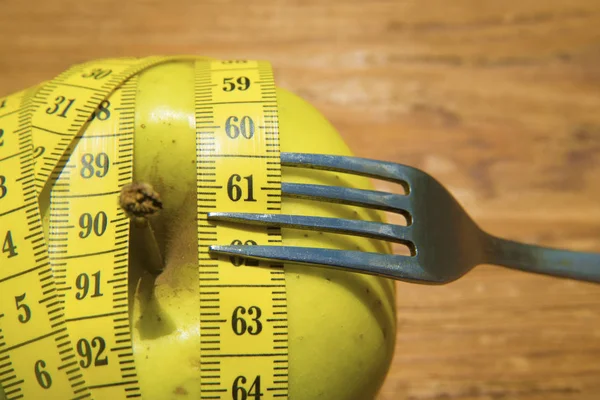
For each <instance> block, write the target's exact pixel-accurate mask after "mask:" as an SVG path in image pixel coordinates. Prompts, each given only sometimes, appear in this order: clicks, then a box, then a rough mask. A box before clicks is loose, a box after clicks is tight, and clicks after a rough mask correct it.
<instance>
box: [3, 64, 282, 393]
mask: <svg viewBox="0 0 600 400" xmlns="http://www.w3.org/2000/svg"><path fill="white" fill-rule="evenodd" d="M174 60H187V61H188V62H189V61H190V60H193V58H190V57H183V58H166V57H151V58H144V59H114V60H112V59H111V60H101V61H97V62H90V63H86V64H82V65H78V66H75V67H73V68H71V69H69V70H68V71H66V72H65V73H63V74H61V75H59V76H58V77H57V78H55V79H53V80H51V81H50V82H47V83H45V84H44V85H42V86H41V87H40V88H39V89H37V90H31V91H25V92H21V93H18V94H15V95H12V96H9V97H7V98H5V99H0V244H1V245H2V246H1V252H0V383H1V384H2V386H3V388H4V392H5V395H6V397H7V398H8V399H18V398H25V399H38V398H56V399H63V398H64V399H84V398H94V399H104V398H111V399H121V398H122V399H125V398H135V397H144V393H143V388H140V387H139V384H138V380H137V373H136V368H135V362H134V355H133V349H132V342H131V334H130V326H129V315H130V314H129V311H130V310H129V298H128V278H127V271H128V256H129V253H128V249H129V221H128V219H127V217H126V215H125V214H124V212H123V210H122V209H120V207H119V205H118V201H117V199H118V196H119V193H120V191H121V188H122V187H123V186H124V185H126V184H127V183H129V182H131V180H132V175H133V157H134V154H133V139H134V132H135V104H136V103H135V96H136V93H137V87H136V78H135V75H136V74H137V73H138V72H140V71H142V70H143V69H145V68H149V67H152V66H154V65H156V64H159V63H164V62H169V61H174ZM194 93H195V99H196V109H195V113H196V126H197V132H196V133H197V155H198V157H197V170H198V179H197V184H198V244H199V245H198V251H199V296H200V301H201V310H199V312H200V313H201V326H200V330H201V337H202V339H201V343H199V344H198V345H199V346H200V348H201V392H202V398H204V399H233V400H244V399H270V398H286V397H287V317H286V315H287V314H286V298H285V281H284V278H283V271H281V269H280V268H277V267H275V266H267V267H264V268H261V267H258V268H240V266H241V265H242V264H244V263H245V264H249V263H248V261H245V260H239V259H235V258H231V259H230V258H223V259H213V258H211V257H210V256H209V254H208V246H209V245H210V244H213V243H225V242H226V243H232V242H235V243H245V244H254V243H257V244H263V243H265V244H266V243H272V242H279V241H281V236H280V234H279V231H278V230H267V229H266V228H263V229H255V228H253V229H239V228H237V229H234V228H232V227H227V226H214V225H212V224H210V223H208V222H207V220H206V213H207V212H208V211H210V210H214V209H215V208H216V207H217V206H218V207H219V208H220V207H221V206H222V207H223V209H231V208H232V207H235V209H236V210H244V211H252V212H266V211H270V212H277V211H278V210H279V208H280V169H279V147H278V131H277V103H276V98H275V85H274V82H273V76H272V72H271V69H270V66H269V65H268V64H267V63H264V62H256V61H230V62H228V61H210V62H208V61H200V60H197V61H196V85H195V90H194ZM48 195H49V198H50V211H49V215H50V219H49V242H48V243H46V242H45V239H44V232H43V226H42V221H41V217H40V209H39V204H38V202H39V201H44V199H46V198H47V197H48ZM240 236H243V237H240Z"/></svg>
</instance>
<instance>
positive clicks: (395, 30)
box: [0, 0, 600, 400]
mask: <svg viewBox="0 0 600 400" xmlns="http://www.w3.org/2000/svg"><path fill="white" fill-rule="evenodd" d="M0 51H1V54H2V56H1V58H0V95H5V94H8V93H11V92H13V91H16V90H18V89H21V88H25V87H28V86H30V85H33V84H35V83H38V82H40V81H42V80H45V79H48V78H51V77H52V76H54V75H55V74H57V73H59V72H60V71H62V70H64V69H65V68H67V67H68V66H70V65H71V64H74V63H79V62H82V61H86V60H89V59H94V58H100V57H110V56H125V55H129V56H137V55H153V54H198V55H208V56H213V57H223V58H241V57H248V58H263V59H268V60H270V61H271V62H272V63H273V65H274V67H275V69H276V74H277V75H276V76H277V80H278V83H279V85H280V86H283V87H285V88H288V89H290V90H292V91H294V92H296V93H298V94H299V95H301V96H303V97H304V98H306V99H307V100H308V101H310V102H311V103H312V104H314V105H315V106H316V107H317V108H318V109H320V110H321V111H322V112H323V114H324V115H325V116H326V117H327V118H329V119H330V120H331V121H332V122H333V124H334V125H335V126H336V127H337V128H338V129H339V131H340V133H341V134H342V135H343V137H344V138H345V139H346V140H347V142H348V144H349V146H350V147H351V149H352V150H353V151H354V153H355V154H357V155H359V156H365V157H373V158H379V159H386V160H392V161H397V162H402V163H407V164H411V165H414V166H417V167H420V168H422V169H424V170H425V171H427V172H429V173H430V174H432V175H434V176H435V177H436V178H438V179H439V180H440V181H441V182H442V183H443V184H445V185H446V186H447V187H448V188H449V189H450V190H451V191H452V192H453V193H454V194H455V195H456V197H457V198H458V199H459V201H460V202H461V203H462V204H463V205H464V206H465V207H466V208H467V209H468V210H469V212H470V214H471V215H472V216H473V217H475V218H476V220H477V221H478V222H479V223H480V225H481V226H482V227H483V228H484V229H487V230H489V231H490V232H493V233H495V234H497V235H501V236H506V237H510V238H513V239H517V240H523V241H528V242H532V243H538V244H542V245H551V246H564V247H568V248H571V249H578V250H587V251H600V241H599V238H600V185H599V183H600V2H598V1H597V0H504V1H496V0H453V1H450V0H397V1H394V0H388V1H385V0H373V1H369V2H368V1H366V0H365V1H358V0H354V1H341V0H335V1H334V0H329V1H318V0H309V1H298V0H296V1H291V0H290V1H279V2H275V1H273V2H271V1H267V0H254V1H251V2H250V1H241V0H238V1H211V2H201V1H194V0H169V1H150V0H148V1H123V0H121V1H115V0H86V1H79V0H69V1H34V2H26V1H22V0H15V1H12V0H9V1H7V0H1V1H0ZM380 187H382V188H383V187H385V186H384V185H380ZM598 398H600V286H594V285H592V284H586V283H579V282H572V281H567V280H558V279H552V278H547V277H541V276H534V275H529V274H525V273H520V272H513V271H508V270H503V269H501V268H499V267H492V266H482V267H479V268H478V269H476V270H474V271H473V272H472V273H470V274H469V275H468V276H466V277H465V278H463V279H461V280H459V281H457V282H455V283H453V284H450V285H447V286H443V287H428V286H427V287H426V286H418V285H410V284H400V283H399V284H398V333H397V348H396V353H395V358H394V361H393V367H392V369H391V371H390V373H389V376H388V378H387V381H386V383H385V385H384V387H383V388H382V391H381V395H380V400H402V399H406V400H409V399H410V400H458V399H460V400H490V399H503V400H504V399H509V400H512V399H519V400H575V399H577V400H583V399H589V400H592V399H593V400H597V399H598Z"/></svg>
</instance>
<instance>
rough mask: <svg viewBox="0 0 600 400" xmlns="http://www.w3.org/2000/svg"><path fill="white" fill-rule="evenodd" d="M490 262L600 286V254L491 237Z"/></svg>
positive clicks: (488, 252) (488, 250)
mask: <svg viewBox="0 0 600 400" xmlns="http://www.w3.org/2000/svg"><path fill="white" fill-rule="evenodd" d="M488 239H489V241H488V244H489V245H488V246H487V248H486V255H487V257H486V258H487V262H488V263H490V264H496V265H502V266H504V267H508V268H513V269H519V270H521V271H527V272H534V273H538V274H544V275H553V276H558V277H563V278H571V279H576V280H580V281H588V282H597V283H600V254H597V253H584V252H576V251H570V250H560V249H554V248H549V247H542V246H536V245H530V244H525V243H519V242H515V241H512V240H506V239H502V238H498V237H495V236H492V235H488Z"/></svg>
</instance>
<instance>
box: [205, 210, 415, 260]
mask: <svg viewBox="0 0 600 400" xmlns="http://www.w3.org/2000/svg"><path fill="white" fill-rule="evenodd" d="M208 219H209V220H220V221H230V222H244V223H249V224H252V225H269V226H278V227H288V228H297V229H307V230H318V231H324V232H334V233H344V234H350V235H356V236H363V237H368V238H372V239H381V240H388V241H392V242H396V243H403V244H406V245H408V246H409V247H410V248H411V251H412V243H411V241H410V240H411V230H412V228H411V227H410V226H401V225H392V224H384V223H380V222H372V221H360V220H352V219H342V218H326V217H308V216H304V215H285V214H253V213H236V212H209V213H208Z"/></svg>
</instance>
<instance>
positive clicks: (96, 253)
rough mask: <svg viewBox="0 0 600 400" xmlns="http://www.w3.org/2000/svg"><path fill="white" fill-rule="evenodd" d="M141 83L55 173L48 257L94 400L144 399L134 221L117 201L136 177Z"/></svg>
mask: <svg viewBox="0 0 600 400" xmlns="http://www.w3.org/2000/svg"><path fill="white" fill-rule="evenodd" d="M136 81H137V79H136V78H131V79H130V80H128V81H127V82H125V83H124V84H123V86H121V87H119V88H118V89H117V90H115V91H114V92H113V93H112V94H111V95H110V96H109V97H108V99H107V100H106V101H104V102H103V103H102V104H105V106H104V108H102V106H101V108H99V109H98V110H97V111H96V114H95V117H94V118H93V120H92V121H91V123H90V124H89V125H88V126H87V128H86V130H85V131H84V132H83V134H81V135H78V137H77V138H76V139H77V140H76V141H77V144H76V145H75V147H74V149H73V150H72V151H70V152H67V153H66V155H65V156H64V157H63V159H64V160H63V162H64V163H65V165H66V167H69V168H63V169H61V170H59V171H57V172H55V173H54V174H53V177H52V178H53V184H52V187H53V189H52V194H51V196H52V201H51V215H50V231H51V235H50V237H51V239H50V245H49V249H50V255H51V259H52V264H53V270H54V273H55V278H56V279H57V286H58V289H59V290H60V291H61V297H62V299H63V302H64V308H65V314H66V320H67V326H68V329H69V332H70V333H71V335H72V336H73V341H74V343H76V346H75V348H76V352H77V355H78V356H79V357H78V361H79V363H80V366H81V367H82V368H83V369H84V375H85V377H86V381H87V383H88V388H89V389H90V390H91V393H92V396H93V397H94V398H95V399H111V398H122V397H125V398H133V397H141V393H140V388H139V385H138V381H137V373H136V371H135V366H134V365H133V351H132V342H131V332H130V327H129V317H128V311H127V307H128V283H127V268H128V257H129V251H128V250H129V219H128V217H127V216H126V215H125V213H124V212H123V210H122V209H121V208H120V207H119V205H118V201H117V200H118V195H119V192H120V189H121V188H122V187H123V186H124V185H125V184H127V183H130V182H131V180H132V175H133V133H134V128H135V126H134V125H135V119H134V117H135V95H136V90H137V87H136V84H135V83H136ZM132 111H133V112H132ZM115 132H116V133H115ZM57 184H60V185H57ZM57 187H58V188H57ZM114 188H117V189H118V190H113V189H114ZM90 198H93V201H90ZM56 208H60V210H57V209H56ZM119 310H122V311H119ZM91 311H93V314H91V313H90V312H91ZM91 319H94V320H95V321H94V322H93V324H90V322H89V320H91ZM129 361H131V362H129ZM130 364H131V366H129V365H130ZM113 365H114V366H113ZM111 366H113V367H111Z"/></svg>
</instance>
